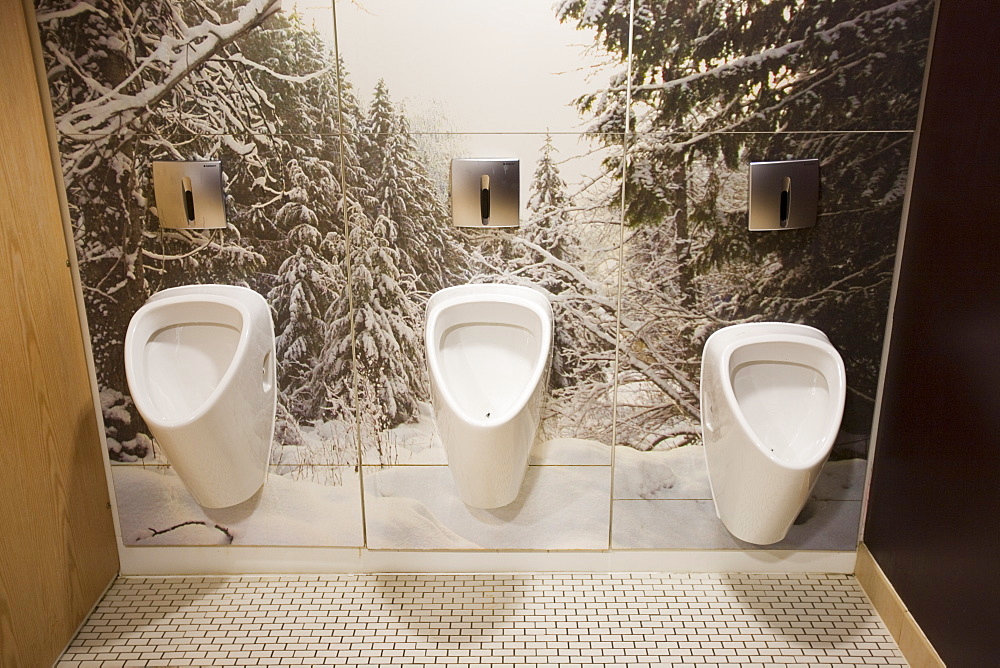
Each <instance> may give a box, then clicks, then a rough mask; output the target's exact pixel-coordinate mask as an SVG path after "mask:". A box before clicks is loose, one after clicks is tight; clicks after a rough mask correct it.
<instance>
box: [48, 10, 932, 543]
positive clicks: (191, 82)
mask: <svg viewBox="0 0 1000 668" xmlns="http://www.w3.org/2000/svg"><path fill="white" fill-rule="evenodd" d="M278 4H279V3H278V2H277V0H183V1H182V2H177V1H176V0H90V1H88V2H84V1H82V0H37V3H36V17H37V21H38V27H39V31H40V34H41V41H42V45H43V50H44V54H45V58H46V67H47V71H48V79H49V88H50V92H51V97H52V102H53V109H54V114H55V120H56V127H57V130H58V133H59V146H60V152H61V157H62V164H63V174H64V180H65V185H66V191H67V196H68V201H69V207H70V213H71V217H72V224H73V235H74V240H75V243H76V249H77V258H78V261H79V266H80V275H81V279H82V283H83V290H84V299H85V302H86V307H87V316H88V320H89V327H90V339H91V343H92V346H93V351H94V357H95V362H96V367H97V374H98V384H99V387H100V392H101V405H102V407H103V410H104V424H105V430H106V434H107V442H108V450H109V452H108V454H109V457H110V458H111V460H112V463H113V464H114V466H113V467H112V470H113V478H114V486H115V492H116V497H117V503H118V511H119V517H120V521H121V524H122V535H123V538H124V540H125V542H126V544H128V545H163V544H174V545H176V544H185V545H204V544H234V545H310V546H367V547H369V548H372V549H549V550H553V549H554V550H559V549H588V550H601V549H608V548H609V547H610V548H618V549H630V548H634V549H651V548H686V549H726V548H745V547H747V546H746V545H744V544H742V543H740V542H739V541H737V540H735V539H733V538H732V537H730V536H729V534H728V533H726V532H725V530H724V528H722V525H721V524H720V523H719V521H718V520H717V518H716V517H715V513H714V509H713V508H712V502H711V494H710V490H709V488H708V483H707V477H706V475H707V474H706V472H705V470H704V459H703V455H702V453H701V445H700V437H699V429H700V427H699V406H698V403H699V401H698V375H699V369H700V362H701V357H700V355H701V349H702V346H703V344H704V342H705V340H706V339H707V337H708V336H709V335H710V334H711V333H712V332H714V331H715V330H717V329H719V328H721V327H723V326H726V325H729V324H735V323H741V322H751V321H766V320H780V321H791V322H802V323H806V324H810V325H813V326H816V327H818V328H820V329H822V330H824V331H825V332H826V333H827V334H828V336H829V337H830V339H831V340H832V342H833V343H834V345H835V346H836V347H837V348H838V350H839V351H840V352H841V354H842V355H843V357H844V360H845V363H846V365H847V373H848V381H849V384H850V389H849V396H848V408H847V412H846V414H845V420H844V423H843V425H842V432H841V436H840V438H839V439H838V443H837V445H836V446H835V448H834V452H833V455H832V456H831V462H829V463H828V464H827V466H826V467H825V469H824V473H823V476H822V479H821V481H820V483H819V485H818V486H817V488H816V491H815V493H814V495H813V497H814V498H813V499H812V500H811V502H810V504H809V505H808V506H807V507H806V509H805V510H804V511H803V514H802V516H801V517H800V519H799V521H798V523H797V525H796V526H795V527H793V529H792V531H791V532H790V533H789V536H788V538H787V539H786V540H785V541H783V542H782V543H781V544H779V545H778V546H777V547H779V548H786V549H853V548H854V547H855V539H856V533H857V525H858V518H859V516H860V499H861V488H862V486H863V478H864V470H865V465H864V457H865V455H866V451H867V440H868V429H869V426H870V422H871V418H872V411H873V406H874V395H875V386H876V380H877V376H878V367H879V358H880V353H881V344H882V333H883V328H884V323H885V317H886V312H887V307H888V299H889V286H890V282H891V277H892V270H893V261H894V255H895V244H896V237H897V233H898V227H899V220H900V216H901V212H902V198H903V193H904V190H905V186H906V170H907V163H908V158H909V152H910V144H911V140H912V133H913V129H914V127H915V125H916V115H917V105H918V101H919V93H920V84H921V81H922V74H923V65H924V57H925V52H926V48H927V41H928V34H929V31H930V21H931V14H932V9H933V2H932V0H810V1H808V2H805V1H804V0H755V1H753V2H743V1H740V2H737V1H736V0H699V1H697V2H696V1H694V0H690V1H688V0H679V1H676V2H658V1H655V0H634V2H625V1H623V0H560V1H559V2H556V3H555V4H554V5H552V4H551V3H550V2H549V1H547V0H546V1H544V2H539V1H538V0H517V1H516V2H511V3H509V4H508V3H499V4H500V5H502V6H498V3H488V2H485V1H484V0H466V1H464V2H462V3H460V7H459V6H456V4H455V3H413V2H405V1H404V0H354V1H351V2H340V1H337V2H336V3H334V2H333V0H322V1H319V2H313V3H309V6H306V5H305V3H303V4H302V6H301V7H300V6H299V5H297V4H296V3H295V2H293V1H292V0H283V2H282V3H281V5H282V6H281V11H277V9H278ZM316 5H319V6H318V7H317V6H316ZM334 16H336V21H335V22H334ZM334 23H336V28H334ZM469 26H475V27H476V30H475V31H472V32H473V33H474V35H475V43H469V42H467V41H463V40H468V34H469V33H470V30H469V29H468V28H469ZM403 28H405V30H403ZM334 30H336V37H337V39H335V38H334ZM540 36H541V37H540ZM407 40H409V41H407ZM338 46H339V49H340V50H339V52H338V51H337V50H336V49H337V47H338ZM448 49H450V50H451V51H453V52H454V53H453V57H452V58H446V57H445V56H443V55H442V54H443V53H445V52H446V50H448ZM469 49H480V50H481V51H480V52H478V53H468V50H469ZM503 49H510V50H511V51H512V52H513V51H517V52H518V53H516V54H514V53H512V54H511V56H510V59H509V60H508V59H505V58H503V57H500V56H497V55H496V54H497V53H498V52H500V51H502V50H503ZM387 54H389V55H391V56H392V58H389V55H387ZM392 54H395V55H392ZM403 54H406V55H405V56H404V55H403ZM456 54H457V55H456ZM491 54H493V55H491ZM630 54H631V57H630ZM484 58H487V59H491V60H488V61H483V59H484ZM459 61H461V62H459ZM482 62H489V64H490V70H491V77H492V78H490V79H489V80H488V81H487V82H483V81H478V80H474V78H469V77H466V76H462V75H461V72H460V71H459V73H458V74H456V68H461V67H463V66H466V65H467V64H471V65H472V66H473V67H476V66H479V65H477V64H476V63H480V65H481V63H482ZM524 62H527V63H531V66H530V68H526V67H525V65H524V64H523V63H524ZM566 63H570V65H569V66H567V65H566ZM356 82H365V85H364V86H363V87H362V86H360V85H358V84H357V83H356ZM397 90H400V92H397ZM470 105H471V106H470ZM477 105H478V106H477ZM496 156H505V157H506V156H513V157H519V158H520V159H521V162H522V165H523V166H522V170H521V172H522V182H523V183H522V190H523V194H522V198H521V199H522V209H523V210H522V214H521V222H522V225H521V227H520V228H519V229H517V230H514V231H500V230H486V231H481V230H471V231H469V230H457V229H455V228H452V227H450V225H449V215H450V214H449V210H450V209H449V200H448V192H447V187H448V184H447V165H448V161H449V160H450V159H451V158H452V157H496ZM786 158H788V159H796V158H818V159H819V160H820V163H821V179H822V186H821V197H820V215H819V221H818V223H817V225H816V227H815V228H811V229H808V230H797V231H788V232H782V233H749V232H748V231H747V229H746V191H747V169H748V163H749V162H750V161H751V160H777V159H786ZM156 159H174V160H176V159H220V160H222V161H223V166H224V169H225V174H226V186H225V190H226V199H227V211H228V221H229V225H228V227H227V228H226V229H225V230H223V231H221V233H219V232H211V233H210V232H204V233H202V232H191V231H176V230H163V229H160V227H159V225H158V220H157V216H156V211H155V201H154V199H153V195H152V183H151V176H152V175H151V162H152V161H153V160H156ZM487 281H498V282H505V283H514V284H522V285H530V286H534V287H536V288H539V289H541V290H543V291H544V292H545V293H546V294H547V295H548V296H549V298H550V300H551V302H552V305H553V310H554V313H555V317H556V331H555V335H556V339H555V342H554V361H553V364H554V366H553V372H552V374H551V378H550V387H549V394H548V400H547V404H546V409H545V416H544V420H543V425H542V429H541V433H540V434H539V438H538V442H537V443H536V446H535V449H534V451H533V454H532V462H531V463H532V466H531V468H530V471H529V474H528V477H527V479H526V481H525V483H524V487H523V490H522V494H521V496H520V497H519V498H518V499H517V500H516V501H515V502H514V503H513V504H511V505H510V506H507V507H505V508H502V509H499V510H496V511H479V510H475V509H471V508H468V507H466V506H464V505H463V504H462V503H461V502H460V501H459V500H458V497H457V495H456V493H455V491H454V489H453V487H452V485H451V481H450V478H449V476H448V471H447V468H446V467H445V459H444V452H443V449H442V448H441V445H440V442H439V440H438V438H437V436H436V431H435V426H434V423H433V418H432V417H431V415H432V411H431V409H430V407H429V405H428V401H429V398H428V397H429V392H428V381H427V377H426V370H425V362H424V352H423V341H422V336H423V309H424V304H425V302H426V300H427V298H428V297H429V296H430V294H432V293H433V292H434V291H436V290H438V289H440V288H442V287H446V286H450V285H457V284H462V283H468V282H487ZM210 282H212V283H231V284H239V285H246V286H249V287H250V288H252V289H254V290H256V291H258V292H259V293H260V294H262V295H264V296H265V297H266V299H267V300H268V302H269V304H270V305H271V308H272V314H273V317H274V322H275V331H276V336H277V370H278V387H279V408H278V425H277V429H276V434H275V446H274V449H273V451H272V457H271V470H270V474H269V478H268V482H267V483H266V484H265V486H264V489H263V490H262V492H261V493H260V494H258V495H257V497H255V498H254V499H251V501H248V502H246V503H245V504H241V506H237V507H234V508H229V509H225V510H206V509H203V508H200V507H199V506H197V504H195V503H194V501H193V500H191V499H190V498H189V496H188V495H187V493H186V491H185V490H184V488H183V485H182V484H181V483H180V481H179V480H178V479H177V477H176V475H174V474H173V473H172V471H171V469H170V466H169V461H167V460H166V458H165V457H164V456H163V454H162V452H160V450H159V448H158V446H157V445H156V443H155V442H153V440H152V439H151V438H150V436H149V433H148V431H147V429H146V427H145V425H144V424H143V423H142V420H141V418H140V417H139V416H138V414H137V413H136V411H135V410H134V407H133V405H132V403H131V399H130V397H129V395H128V387H127V383H126V381H125V374H124V363H123V340H124V334H125V330H126V328H127V325H128V322H129V320H130V319H131V317H132V315H133V314H134V313H135V311H136V310H137V309H138V308H139V307H140V306H141V305H142V303H143V302H144V301H145V300H146V298H147V297H148V296H149V295H150V294H152V293H154V292H156V291H158V290H160V289H163V288H167V287H172V286H176V285H183V284H188V283H210ZM609 536H610V543H609Z"/></svg>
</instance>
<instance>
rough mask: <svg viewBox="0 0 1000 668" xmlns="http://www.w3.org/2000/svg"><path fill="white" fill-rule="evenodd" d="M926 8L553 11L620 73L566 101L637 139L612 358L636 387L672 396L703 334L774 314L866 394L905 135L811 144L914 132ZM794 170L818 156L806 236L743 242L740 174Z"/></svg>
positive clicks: (826, 1) (912, 0)
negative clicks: (808, 327) (799, 329)
mask: <svg viewBox="0 0 1000 668" xmlns="http://www.w3.org/2000/svg"><path fill="white" fill-rule="evenodd" d="M633 5H634V14H630V7H631V6H633ZM932 10H933V2H932V1H931V0H899V1H896V0H892V1H890V0H817V1H816V2H807V3H804V2H801V1H800V0H772V1H769V2H749V3H747V2H742V1H737V0H707V1H703V0H698V1H695V0H689V1H685V0H682V1H679V2H669V3H664V2H657V1H656V0H636V2H635V3H624V2H602V3H597V2H590V1H589V0H564V1H563V2H562V3H561V4H560V5H558V8H557V15H558V16H559V18H560V19H561V20H563V21H575V22H576V23H577V25H578V26H580V27H589V28H596V29H597V31H598V33H599V39H600V41H601V42H602V44H603V45H604V48H605V49H606V50H607V51H608V53H609V54H612V55H613V56H615V57H617V58H620V60H621V62H622V63H623V68H622V71H621V73H620V74H618V75H617V76H615V77H614V78H613V79H612V80H611V81H610V82H609V85H608V86H607V87H605V88H604V89H603V90H599V91H596V92H593V93H590V94H587V95H584V96H582V97H581V98H580V99H579V100H578V106H579V108H580V109H581V110H582V111H585V112H586V113H590V114H593V115H594V117H595V122H594V125H595V127H596V129H602V130H608V129H617V130H619V131H620V130H623V129H624V128H625V127H626V125H628V126H629V127H630V128H631V129H632V130H634V131H635V132H634V133H633V135H631V136H632V138H633V140H634V141H631V142H630V143H629V147H628V153H627V156H626V164H625V170H624V171H625V182H624V184H623V185H624V188H625V195H626V206H627V210H626V221H627V223H628V224H629V225H631V226H633V227H634V228H635V232H634V233H632V236H631V237H630V239H629V244H628V246H627V247H626V249H627V251H628V252H629V254H630V256H629V258H628V259H627V262H628V264H627V265H626V279H627V281H628V284H627V287H628V292H627V296H628V298H627V300H626V306H627V308H630V309H631V310H630V312H629V313H626V314H624V315H625V319H624V320H623V324H624V322H625V321H627V320H629V319H631V320H634V321H635V322H634V324H635V326H636V327H633V328H627V329H625V330H624V331H625V333H626V334H627V335H629V336H631V337H632V338H631V343H630V344H629V345H628V346H627V347H626V348H623V350H625V351H626V353H627V354H629V355H631V356H632V359H631V361H632V362H635V363H636V367H635V368H634V369H633V370H632V372H633V373H634V377H635V378H636V379H637V380H640V379H643V380H645V381H651V380H653V379H654V378H655V377H656V376H655V375H652V374H656V375H659V374H662V375H663V377H664V378H669V377H670V376H671V375H673V376H674V377H673V381H675V382H674V383H673V384H674V385H675V387H679V388H681V389H682V390H683V393H684V394H688V393H690V390H688V389H686V388H687V387H692V388H694V387H695V381H696V379H697V358H698V351H699V350H700V347H701V345H702V343H703V342H704V338H705V337H706V336H707V335H708V334H709V333H710V332H711V330H712V329H715V328H717V327H719V326H722V325H724V324H727V323H728V322H738V321H742V320H746V319H780V320H793V321H806V322H809V323H810V324H814V325H816V326H819V327H821V328H822V329H824V330H825V331H827V333H828V334H830V336H831V338H832V339H833V340H834V341H837V342H838V346H840V347H841V350H842V352H844V353H845V354H844V357H845V360H846V362H847V364H848V367H849V368H848V377H849V378H850V379H851V381H850V382H851V385H852V393H851V395H852V396H854V397H860V396H867V397H868V398H869V399H870V398H871V396H872V391H873V389H874V383H875V375H874V370H875V369H876V368H877V363H876V364H872V363H871V362H872V361H873V360H877V359H878V355H879V348H880V344H879V341H878V337H877V336H869V335H868V334H867V333H868V332H871V331H881V320H882V318H883V317H884V308H885V304H886V301H887V298H888V285H889V276H890V275H891V271H892V261H893V253H892V252H891V250H890V249H891V248H892V247H893V244H894V241H895V236H896V229H897V225H898V220H899V215H900V206H901V194H902V187H903V183H904V182H905V166H906V163H907V156H908V152H909V139H908V137H906V136H905V135H893V134H871V133H868V132H866V133H865V134H863V135H861V134H859V135H850V134H840V133H831V132H825V131H829V130H838V131H856V130H857V131H868V130H872V129H885V128H892V129H903V130H908V129H912V127H913V126H914V123H915V116H916V109H917V103H918V100H919V89H920V82H921V76H922V71H923V57H924V53H925V51H926V46H927V36H928V33H929V25H930V19H931V14H932ZM630 36H631V37H632V40H631V42H630ZM630 52H631V60H630V69H629V70H628V71H629V72H630V73H631V80H629V79H628V77H627V75H626V74H625V71H626V70H625V68H624V63H625V61H626V59H627V56H628V54H629V53H630ZM627 99H630V100H631V106H627V105H626V100H627ZM627 114H628V115H629V116H628V122H627V123H626V115H627ZM816 130H819V131H824V132H818V133H816V134H807V133H808V131H816ZM793 131H794V132H793ZM805 157H818V158H820V159H821V161H822V163H821V171H822V173H823V183H824V186H823V192H824V195H823V201H822V210H821V212H820V215H821V216H822V220H821V225H819V226H817V227H816V228H814V229H813V230H810V231H805V232H802V233H796V234H789V235H784V234H778V235H747V234H746V230H745V216H746V213H745V208H744V205H743V204H742V202H745V188H746V181H745V169H746V163H747V162H749V161H750V160H775V159H788V158H805ZM619 167H620V165H619ZM620 171H621V170H620V169H619V173H620ZM647 269H648V270H647ZM658 295H660V297H659V298H658V297H657V296H658ZM640 306H641V308H640ZM644 312H646V313H655V314H660V315H666V316H667V317H659V318H656V319H650V318H647V317H644ZM671 320H672V322H669V321H671ZM858 332H865V334H864V335H860V336H859V335H858ZM654 353H655V354H654ZM667 360H670V361H671V364H672V365H673V368H674V369H676V370H677V372H678V373H677V374H671V373H668V366H667V364H666V361H667ZM639 363H642V364H645V365H647V367H648V369H649V371H648V372H647V371H643V370H642V368H641V366H639ZM685 381H688V382H685ZM690 398H691V399H694V398H696V394H692V395H691V397H690ZM664 401H665V403H673V404H674V405H675V406H677V407H680V405H681V404H680V403H679V402H678V401H677V400H676V399H674V398H667V399H665V400H664ZM688 403H690V402H688ZM693 405H696V404H693ZM870 410H871V405H870V403H869V405H868V406H867V407H866V408H862V410H861V411H860V414H859V413H858V412H855V413H854V414H855V415H856V416H859V419H857V422H858V423H860V424H862V425H863V424H866V423H867V422H868V418H870ZM681 412H682V413H690V411H681ZM849 412H850V411H849ZM648 415H649V417H650V419H649V420H648V421H647V422H649V423H650V424H652V422H653V419H655V420H656V421H657V422H659V423H662V417H663V416H662V415H656V416H654V415H653V414H652V413H649V414H648ZM691 417H694V414H691ZM860 429H864V427H863V426H862V427H860Z"/></svg>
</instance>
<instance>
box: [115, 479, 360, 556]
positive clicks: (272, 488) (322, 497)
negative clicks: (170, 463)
mask: <svg viewBox="0 0 1000 668" xmlns="http://www.w3.org/2000/svg"><path fill="white" fill-rule="evenodd" d="M112 476H113V478H114V484H115V496H116V497H117V499H118V514H119V517H120V519H121V529H122V539H123V540H124V542H125V544H126V545H226V544H232V545H310V546H360V545H362V543H363V537H362V531H361V501H360V499H361V488H360V483H359V481H358V477H357V475H356V474H353V469H350V468H348V469H347V471H345V472H344V474H343V475H341V476H340V478H341V484H340V485H337V486H332V485H323V484H318V483H316V482H313V481H309V480H291V479H289V478H286V477H284V476H281V475H276V474H273V473H272V474H270V475H268V477H267V482H265V483H264V486H263V488H262V489H261V491H259V492H258V493H257V494H256V495H254V496H253V497H252V498H251V499H249V500H248V501H245V502H244V503H241V504H239V505H237V506H233V507H231V508H222V509H207V508H202V507H201V506H199V505H198V504H197V503H196V502H195V501H194V499H193V498H192V497H191V495H190V494H189V493H188V491H187V489H186V488H185V487H184V483H182V482H181V480H180V478H178V477H177V474H176V473H174V472H173V470H172V469H170V468H168V467H161V466H156V467H143V466H135V465H131V466H113V467H112ZM185 523H188V524H185ZM179 525H184V526H179ZM172 527H177V528H173V529H172ZM227 533H228V535H227ZM228 536H232V540H231V541H230V539H229V537H228Z"/></svg>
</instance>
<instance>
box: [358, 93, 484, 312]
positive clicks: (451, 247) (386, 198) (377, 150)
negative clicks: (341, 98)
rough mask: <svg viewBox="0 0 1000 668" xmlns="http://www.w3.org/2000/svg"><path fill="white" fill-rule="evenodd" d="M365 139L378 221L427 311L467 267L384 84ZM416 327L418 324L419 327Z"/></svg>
mask: <svg viewBox="0 0 1000 668" xmlns="http://www.w3.org/2000/svg"><path fill="white" fill-rule="evenodd" d="M362 130H363V133H362V135H361V137H360V139H361V144H360V151H361V160H362V162H361V164H362V167H363V168H364V170H365V172H366V173H367V175H368V177H369V179H370V180H371V184H370V187H371V195H372V197H373V199H374V203H375V209H374V210H373V211H371V212H370V214H369V215H370V216H372V217H374V218H378V217H383V218H385V219H386V220H387V221H390V223H391V224H387V225H385V226H384V229H385V230H386V233H387V234H390V235H392V236H391V238H387V239H386V240H385V242H386V243H388V244H391V245H393V246H395V247H396V248H397V249H398V250H399V269H400V271H402V273H403V274H404V275H409V276H410V277H411V280H412V281H413V283H414V285H415V286H416V288H417V291H418V292H419V293H421V294H420V295H419V298H418V300H417V301H416V302H415V305H417V306H422V304H423V302H424V301H425V300H426V297H427V296H429V295H430V294H431V293H433V292H436V291H437V290H439V289H441V288H442V287H445V286H446V285H449V284H451V283H452V282H453V280H452V278H453V277H454V276H455V275H456V274H457V273H458V272H459V271H460V268H462V267H463V266H464V264H465V263H464V262H463V261H462V258H461V257H460V250H459V248H458V246H457V244H456V243H455V238H454V235H452V234H451V228H450V226H449V225H448V212H447V210H446V206H445V203H444V202H442V201H441V197H440V196H439V194H438V192H437V190H436V188H435V187H434V184H433V183H432V182H431V180H430V178H428V176H427V171H426V169H425V168H424V166H423V164H422V163H421V161H420V156H419V155H418V152H417V149H416V146H415V145H414V142H413V138H412V137H411V135H410V131H409V127H408V123H407V121H406V117H405V116H404V115H403V114H402V112H401V111H400V110H398V109H397V108H396V107H395V106H394V105H393V103H392V99H391V97H390V95H389V90H388V88H387V87H386V85H385V82H384V81H382V80H379V82H378V84H377V85H376V87H375V92H374V94H373V96H372V102H371V105H370V107H369V110H368V114H367V117H366V118H365V122H364V125H363V128H362ZM414 324H415V323H414Z"/></svg>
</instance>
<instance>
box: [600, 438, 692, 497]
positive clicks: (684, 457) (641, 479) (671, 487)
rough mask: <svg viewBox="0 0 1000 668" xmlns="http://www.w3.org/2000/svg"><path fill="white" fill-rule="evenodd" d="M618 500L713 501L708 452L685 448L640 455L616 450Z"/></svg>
mask: <svg viewBox="0 0 1000 668" xmlns="http://www.w3.org/2000/svg"><path fill="white" fill-rule="evenodd" d="M615 498H616V499H711V498H712V488H711V486H710V485H709V484H708V468H707V467H706V466H705V449H704V448H703V447H701V446H686V447H683V448H674V449H673V450H650V451H647V452H641V451H639V450H636V449H634V448H630V447H627V446H623V445H620V446H618V447H616V448H615Z"/></svg>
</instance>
